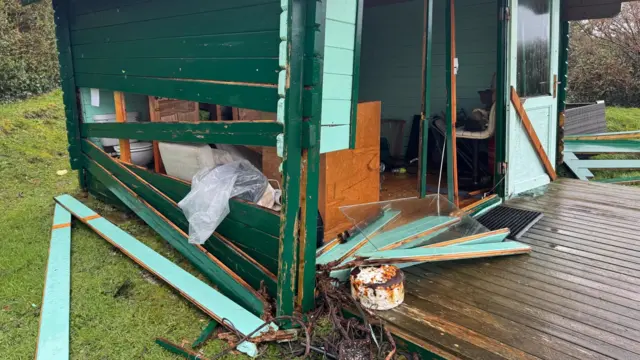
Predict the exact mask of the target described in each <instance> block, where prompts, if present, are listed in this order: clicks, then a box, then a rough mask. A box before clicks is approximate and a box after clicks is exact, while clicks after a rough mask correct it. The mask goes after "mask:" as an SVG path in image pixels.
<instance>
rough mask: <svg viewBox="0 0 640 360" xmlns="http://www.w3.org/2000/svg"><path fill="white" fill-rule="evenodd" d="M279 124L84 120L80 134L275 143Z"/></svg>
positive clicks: (218, 141) (185, 140) (145, 138)
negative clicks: (100, 122)
mask: <svg viewBox="0 0 640 360" xmlns="http://www.w3.org/2000/svg"><path fill="white" fill-rule="evenodd" d="M281 132H282V124H280V123H277V122H275V121H273V122H272V121H265V122H259V123H250V122H228V121H227V122H222V121H209V122H199V123H159V122H153V123H152V122H145V123H102V124H97V123H96V124H83V125H82V136H83V137H105V138H122V139H138V140H158V141H170V142H182V143H205V144H244V145H256V146H275V145H276V138H277V136H278V134H280V133H281Z"/></svg>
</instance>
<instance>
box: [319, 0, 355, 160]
mask: <svg viewBox="0 0 640 360" xmlns="http://www.w3.org/2000/svg"><path fill="white" fill-rule="evenodd" d="M357 16H358V0H327V2H326V12H325V17H326V18H325V23H324V35H325V38H324V67H323V79H322V116H321V120H320V125H321V130H320V140H321V142H320V152H321V153H326V152H330V151H336V150H342V149H348V148H349V141H350V134H351V127H350V124H351V122H354V121H355V118H354V117H353V116H352V115H353V112H352V106H355V105H356V104H357V99H353V98H352V97H353V94H354V92H353V90H354V89H353V87H354V86H357V84H358V82H357V81H354V78H353V76H354V61H355V60H354V59H355V55H356V41H355V40H356V26H357V25H356V22H357ZM356 66H357V65H356Z"/></svg>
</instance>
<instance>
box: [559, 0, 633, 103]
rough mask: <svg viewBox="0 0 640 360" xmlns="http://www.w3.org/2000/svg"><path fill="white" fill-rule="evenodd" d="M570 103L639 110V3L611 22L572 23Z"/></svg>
mask: <svg viewBox="0 0 640 360" xmlns="http://www.w3.org/2000/svg"><path fill="white" fill-rule="evenodd" d="M569 44H570V47H569V74H568V77H569V79H568V80H569V83H568V93H567V95H568V101H570V102H590V101H595V100H605V101H606V103H607V105H614V106H624V107H640V47H638V44H640V3H625V4H623V6H622V11H621V12H620V14H619V15H617V16H616V17H614V18H611V19H599V20H588V21H580V22H574V23H572V24H571V40H570V43H569Z"/></svg>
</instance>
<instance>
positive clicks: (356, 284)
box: [350, 265, 404, 310]
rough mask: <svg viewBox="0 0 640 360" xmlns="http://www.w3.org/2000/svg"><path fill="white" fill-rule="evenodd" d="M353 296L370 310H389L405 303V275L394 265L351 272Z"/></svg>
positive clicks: (363, 268) (368, 267) (358, 269)
mask: <svg viewBox="0 0 640 360" xmlns="http://www.w3.org/2000/svg"><path fill="white" fill-rule="evenodd" d="M350 280H351V295H352V296H353V297H354V298H355V299H356V300H358V301H359V302H360V304H362V306H363V307H365V308H367V309H370V310H389V309H393V308H394V307H396V306H398V305H400V304H402V302H403V301H404V273H403V272H402V270H400V269H398V268H397V267H395V266H393V265H381V266H367V267H357V268H355V269H353V270H352V271H351V276H350Z"/></svg>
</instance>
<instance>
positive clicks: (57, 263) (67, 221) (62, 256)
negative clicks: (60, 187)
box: [35, 204, 71, 360]
mask: <svg viewBox="0 0 640 360" xmlns="http://www.w3.org/2000/svg"><path fill="white" fill-rule="evenodd" d="M70 290H71V214H70V213H69V212H68V211H67V210H65V209H64V208H63V207H62V206H60V205H57V204H56V207H55V210H54V214H53V227H52V229H51V245H50V247H49V260H48V263H47V273H46V276H45V282H44V292H43V295H42V309H41V310H40V330H39V332H38V345H37V347H36V357H35V358H36V360H44V359H47V360H63V359H69V292H70Z"/></svg>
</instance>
